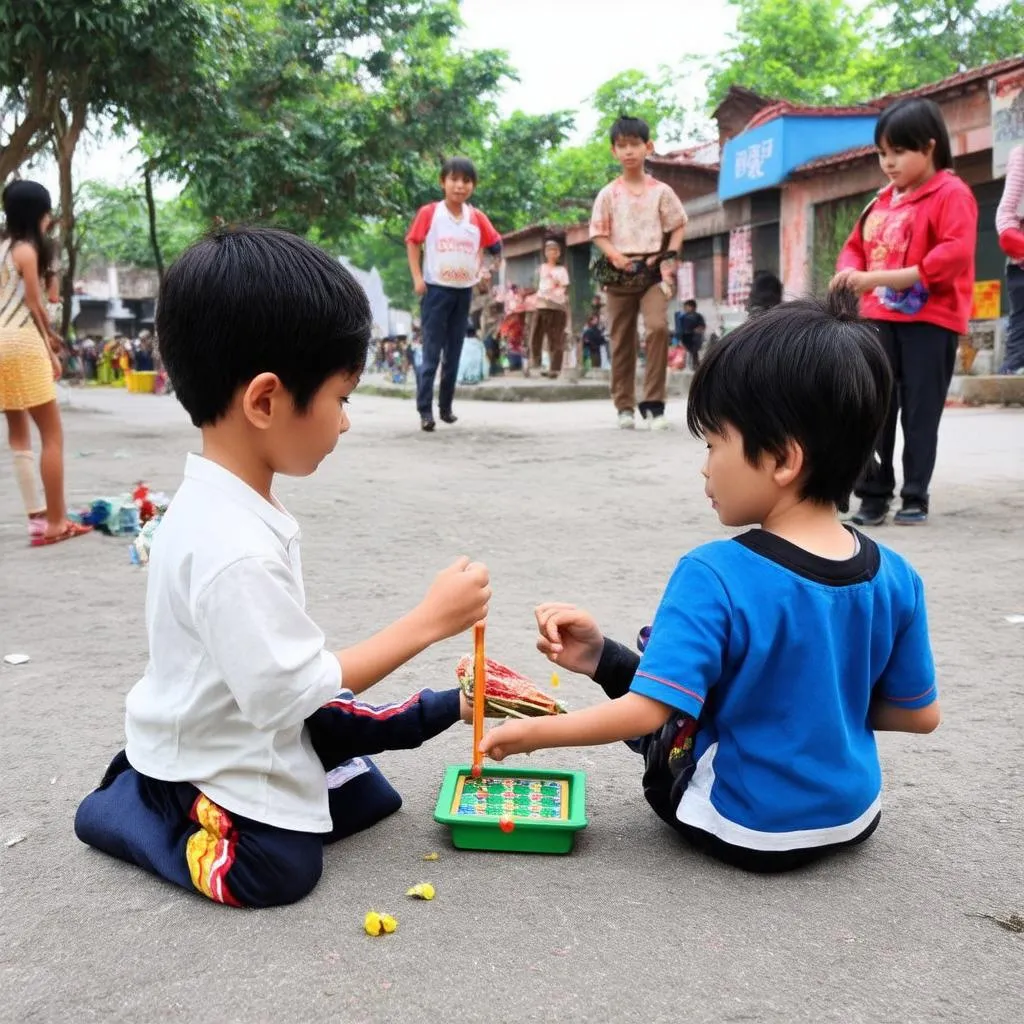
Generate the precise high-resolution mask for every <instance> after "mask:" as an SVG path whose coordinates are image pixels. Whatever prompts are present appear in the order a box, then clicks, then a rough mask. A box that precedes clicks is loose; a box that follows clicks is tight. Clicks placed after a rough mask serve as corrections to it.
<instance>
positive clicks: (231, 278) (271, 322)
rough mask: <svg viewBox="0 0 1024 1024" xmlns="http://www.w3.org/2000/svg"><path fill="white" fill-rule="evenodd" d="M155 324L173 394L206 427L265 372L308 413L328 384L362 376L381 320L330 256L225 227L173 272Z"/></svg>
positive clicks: (291, 241) (284, 239)
mask: <svg viewBox="0 0 1024 1024" xmlns="http://www.w3.org/2000/svg"><path fill="white" fill-rule="evenodd" d="M156 326H157V336H158V338H159V348H160V357H161V359H162V360H163V363H164V366H165V368H166V370H167V373H168V375H169V376H170V378H171V383H172V384H173V386H174V392H175V394H176V395H177V396H178V400H179V401H180V402H181V404H182V405H183V406H184V407H185V411H186V412H187V413H188V414H189V416H191V418H192V422H193V423H194V424H195V425H196V426H197V427H203V426H209V425H212V424H214V423H216V422H217V420H219V419H220V418H221V417H222V416H223V415H224V414H225V413H226V412H227V411H228V409H229V408H230V406H231V402H232V401H233V399H234V397H235V395H236V393H237V392H238V390H239V388H242V387H244V386H245V385H247V384H248V383H249V381H251V380H252V379H253V378H254V377H256V376H257V375H258V374H260V373H274V374H276V375H277V376H278V377H279V378H280V379H281V383H282V384H283V385H284V386H285V388H287V389H288V391H289V393H290V394H291V396H292V398H293V399H294V401H295V406H296V408H297V409H298V410H299V411H300V412H302V411H304V410H305V409H306V408H308V406H309V403H310V401H311V400H312V399H313V396H314V395H315V394H316V392H317V391H318V390H319V388H320V387H321V386H322V385H323V383H324V382H325V381H326V380H327V379H328V378H330V377H332V376H334V375H335V374H338V373H347V374H352V375H358V374H359V373H361V372H362V370H363V366H364V364H365V363H366V352H367V347H368V345H369V342H370V336H371V329H372V326H373V316H372V314H371V312H370V303H369V301H368V300H367V298H366V293H365V292H364V291H363V289H362V288H361V287H360V286H359V284H358V283H357V282H356V280H355V278H354V277H353V276H352V275H351V274H350V273H349V272H348V271H347V270H346V269H345V268H344V267H343V266H342V265H341V264H340V263H339V262H338V261H337V260H335V259H333V258H332V257H331V256H329V255H328V254H327V253H326V252H324V251H323V249H320V248H318V247H317V246H315V245H313V244H312V243H310V242H307V241H306V240H305V239H303V238H300V237H298V236H297V235H292V234H289V233H288V232H286V231H279V230H276V229H273V228H234V229H232V228H221V229H218V230H216V231H214V232H212V233H211V234H210V235H208V236H207V237H206V238H204V239H202V240H201V241H199V242H196V243H195V244H194V245H192V246H190V247H189V248H188V249H186V250H185V252H184V253H182V255H181V256H180V257H179V258H178V259H177V260H176V261H175V263H174V264H173V265H172V266H171V268H170V269H169V270H168V271H167V277H166V279H165V281H164V284H163V287H162V288H161V291H160V305H159V309H158V311H157V323H156Z"/></svg>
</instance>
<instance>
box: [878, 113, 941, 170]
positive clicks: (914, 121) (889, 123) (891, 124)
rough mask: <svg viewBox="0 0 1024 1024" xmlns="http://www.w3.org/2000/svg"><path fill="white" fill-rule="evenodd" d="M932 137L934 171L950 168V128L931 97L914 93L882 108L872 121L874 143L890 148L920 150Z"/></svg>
mask: <svg viewBox="0 0 1024 1024" xmlns="http://www.w3.org/2000/svg"><path fill="white" fill-rule="evenodd" d="M933 139H934V140H935V150H934V152H933V153H932V161H933V163H934V164H935V169H936V170H937V171H949V170H952V169H953V149H952V147H951V146H950V144H949V129H948V128H947V127H946V122H945V120H944V119H943V117H942V111H941V110H940V109H939V106H938V104H937V103H935V102H933V101H932V100H926V99H922V98H921V97H919V96H915V97H913V98H912V99H909V100H900V101H899V102H898V103H894V104H893V105H892V106H891V107H886V108H885V110H883V111H882V116H881V117H879V119H878V121H877V122H876V123H875V145H876V146H881V144H882V142H883V141H885V142H887V143H888V144H889V145H890V146H892V147H893V149H910V150H913V151H914V152H916V153H923V152H924V151H925V150H926V149H927V148H928V143H929V142H931V141H932V140H933Z"/></svg>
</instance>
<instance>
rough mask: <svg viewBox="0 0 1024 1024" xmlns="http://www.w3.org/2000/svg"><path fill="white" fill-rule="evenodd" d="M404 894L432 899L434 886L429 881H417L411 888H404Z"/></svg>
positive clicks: (420, 898) (419, 898) (422, 898)
mask: <svg viewBox="0 0 1024 1024" xmlns="http://www.w3.org/2000/svg"><path fill="white" fill-rule="evenodd" d="M405 895H406V896H415V897H416V899H418V900H432V899H433V898H434V887H433V886H432V885H431V884H430V883H429V882H419V883H418V884H416V885H414V886H413V887H412V888H411V889H406V891H405Z"/></svg>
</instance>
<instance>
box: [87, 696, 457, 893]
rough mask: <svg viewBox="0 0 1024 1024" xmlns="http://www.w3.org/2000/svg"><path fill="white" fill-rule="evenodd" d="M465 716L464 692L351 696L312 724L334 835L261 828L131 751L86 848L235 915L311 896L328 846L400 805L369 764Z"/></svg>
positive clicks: (92, 819) (97, 800)
mask: <svg viewBox="0 0 1024 1024" xmlns="http://www.w3.org/2000/svg"><path fill="white" fill-rule="evenodd" d="M458 717H459V693H458V690H454V689H453V690H449V691H445V692H443V693H433V692H431V691H429V690H424V691H421V692H420V693H419V694H417V695H414V696H413V697H411V698H409V700H407V701H405V702H403V703H401V704H392V705H382V706H379V707H373V706H371V705H365V704H362V703H361V702H359V701H356V700H354V699H352V698H351V697H350V696H348V695H346V694H345V693H344V692H343V693H341V694H339V695H338V697H337V698H335V699H334V700H332V701H329V702H328V703H327V704H325V705H324V706H323V707H322V708H320V709H319V710H317V711H316V712H314V714H313V715H311V716H310V717H309V718H308V719H306V728H307V729H308V731H309V736H310V740H311V742H312V744H313V749H314V750H315V751H316V754H317V756H318V757H319V758H320V761H321V763H322V764H323V767H324V769H325V771H326V772H327V787H328V788H327V802H328V807H329V809H330V814H331V826H332V827H331V831H330V832H328V833H320V832H296V831H293V830H290V829H286V828H280V827H278V826H275V825H268V824H266V823H264V822H260V821H253V820H252V819H251V818H247V817H244V816H243V815H241V814H236V813H235V812H233V811H229V810H227V809H225V808H223V807H220V806H219V805H218V804H216V803H214V802H213V801H212V800H210V799H209V798H208V797H207V796H206V795H205V794H204V793H202V792H201V791H200V790H199V789H197V788H196V787H195V786H194V785H192V784H191V783H189V782H166V781H163V780H161V779H153V778H150V777H149V776H148V775H143V774H142V773H141V772H138V771H136V770H135V769H134V768H133V767H132V766H131V764H130V763H129V761H128V758H127V756H126V754H125V752H124V751H121V752H120V753H119V754H117V755H116V756H115V757H114V760H113V761H112V762H111V763H110V766H109V767H108V768H107V771H106V774H105V775H104V776H103V779H102V781H101V782H100V785H99V788H98V789H96V790H94V791H93V792H92V793H90V794H89V795H88V796H87V797H86V798H85V799H84V800H83V801H82V803H81V804H80V805H79V808H78V812H77V814H76V815H75V834H76V835H77V836H78V838H79V839H80V840H81V841H82V842H83V843H88V845H90V846H93V847H95V848H96V849H98V850H102V851H103V852H104V853H108V854H110V855H111V856H113V857H117V858H119V859H120V860H125V861H128V862H129V863H131V864H137V865H138V866H139V867H141V868H144V869H146V870H147V871H150V872H152V873H153V874H155V875H159V876H160V877H161V878H164V879H166V880H167V881H169V882H173V883H174V884H176V885H180V886H182V887H183V888H186V889H191V890H193V891H197V892H199V893H201V894H202V895H204V896H206V897H207V898H208V899H211V900H214V901H215V902H217V903H226V904H228V905H229V906H236V907H238V906H241V907H271V906H279V905H281V904H285V903H294V902H296V901H297V900H300V899H302V898H303V897H304V896H306V895H308V894H309V893H310V892H312V890H313V888H314V887H315V886H316V884H317V882H318V881H319V880H320V874H321V872H322V870H323V848H324V844H325V843H333V842H336V841H337V840H339V839H344V838H345V837H347V836H350V835H354V834H355V833H356V832H361V831H362V830H363V829H366V828H369V827H370V826H371V825H375V824H377V822H379V821H381V820H382V819H383V818H386V817H387V816H388V815H389V814H394V812H395V811H397V810H398V809H399V807H401V806H402V798H401V796H399V794H398V792H397V791H396V790H395V789H394V787H393V786H392V785H391V783H390V782H388V780H387V779H386V778H385V777H384V776H383V775H382V774H381V772H380V770H379V769H378V768H377V766H376V765H375V764H374V763H373V762H372V761H371V760H370V759H369V757H367V756H365V755H367V754H370V753H377V752H379V751H381V750H385V749H400V748H409V747H416V746H419V745H420V744H421V743H422V742H424V741H425V740H427V739H430V738H432V737H433V736H436V735H437V734H438V733H440V732H442V731H443V730H444V729H447V728H448V727H449V726H451V725H452V724H453V723H454V722H455V721H457V720H458Z"/></svg>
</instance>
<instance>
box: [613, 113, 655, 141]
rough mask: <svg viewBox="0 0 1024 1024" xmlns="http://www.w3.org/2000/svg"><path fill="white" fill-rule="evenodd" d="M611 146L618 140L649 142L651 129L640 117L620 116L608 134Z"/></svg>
mask: <svg viewBox="0 0 1024 1024" xmlns="http://www.w3.org/2000/svg"><path fill="white" fill-rule="evenodd" d="M610 134H611V139H612V145H613V146H614V145H615V143H616V142H618V141H619V139H639V140H640V141H641V142H650V141H651V127H650V125H649V124H648V123H647V122H646V121H645V120H644V119H643V118H642V117H630V116H629V115H628V114H622V115H621V116H620V117H618V118H617V119H616V121H615V123H614V124H613V125H612V130H611V132H610Z"/></svg>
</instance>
